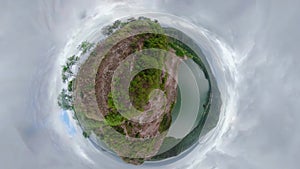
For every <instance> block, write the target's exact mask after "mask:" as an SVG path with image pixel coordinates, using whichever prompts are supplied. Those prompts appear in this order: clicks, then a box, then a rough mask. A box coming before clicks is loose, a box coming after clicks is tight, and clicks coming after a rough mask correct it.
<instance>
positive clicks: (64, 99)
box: [58, 89, 73, 110]
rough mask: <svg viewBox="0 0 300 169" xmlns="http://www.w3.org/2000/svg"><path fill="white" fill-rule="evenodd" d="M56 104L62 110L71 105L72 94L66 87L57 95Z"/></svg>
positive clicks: (67, 108)
mask: <svg viewBox="0 0 300 169" xmlns="http://www.w3.org/2000/svg"><path fill="white" fill-rule="evenodd" d="M58 105H59V106H60V107H61V108H62V109H63V110H71V109H72V107H73V100H72V95H71V93H69V92H68V91H67V90H66V89H62V91H61V92H60V94H59V96H58Z"/></svg>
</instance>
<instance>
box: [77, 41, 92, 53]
mask: <svg viewBox="0 0 300 169" xmlns="http://www.w3.org/2000/svg"><path fill="white" fill-rule="evenodd" d="M94 45H95V44H94V43H90V42H88V41H84V42H82V43H81V44H80V45H79V46H78V49H79V50H80V51H81V52H82V54H86V53H87V52H88V51H90V50H91V49H92V48H93V47H94Z"/></svg>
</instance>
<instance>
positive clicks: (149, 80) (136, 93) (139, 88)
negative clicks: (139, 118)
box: [129, 69, 164, 111]
mask: <svg viewBox="0 0 300 169" xmlns="http://www.w3.org/2000/svg"><path fill="white" fill-rule="evenodd" d="M162 75H163V72H162V71H161V70H159V69H146V70H143V71H141V72H139V73H138V74H137V75H136V76H135V77H134V78H133V80H132V81H131V83H130V87H129V94H130V99H131V102H132V104H133V105H134V106H135V108H136V109H138V110H140V111H144V107H145V106H146V105H147V104H148V101H149V98H148V96H149V94H150V93H151V91H152V90H154V89H161V90H164V84H163V82H162V81H161V77H162Z"/></svg>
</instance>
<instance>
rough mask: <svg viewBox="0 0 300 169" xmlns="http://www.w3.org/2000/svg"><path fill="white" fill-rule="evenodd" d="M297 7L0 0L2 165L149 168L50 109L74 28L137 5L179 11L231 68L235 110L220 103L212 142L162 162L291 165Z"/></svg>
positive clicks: (275, 168) (297, 90) (298, 143)
mask: <svg viewBox="0 0 300 169" xmlns="http://www.w3.org/2000/svg"><path fill="white" fill-rule="evenodd" d="M299 6H300V1H296V0H294V1H292V0H286V1H280V0H269V1H267V0H260V1H254V0H253V1H251V0H249V1H242V0H227V1H217V0H210V1H206V0H184V1H182V0H155V1H146V0H145V1H122V0H115V1H113V0H112V1H93V0H87V1H80V0H73V1H71V0H68V1H63V0H14V1H13V0H0V51H1V55H0V84H1V88H0V96H1V98H0V108H1V109H0V122H1V123H0V134H1V136H2V137H1V141H0V164H1V165H0V166H1V168H3V169H41V168H42V169H50V168H51V169H52V168H53V169H60V168H64V169H68V168H70V169H76V168H78V169H82V168H95V169H96V168H97V169H102V168H103V169H110V168H150V167H147V166H144V167H141V166H138V167H132V166H131V165H124V164H123V163H122V162H121V161H116V160H113V159H112V158H111V157H110V156H108V155H106V154H103V153H101V152H97V151H96V150H95V149H94V148H93V147H92V146H91V145H90V144H89V143H88V142H87V141H86V140H85V139H83V138H82V137H81V133H79V134H75V135H70V133H68V132H67V129H66V126H65V125H64V124H63V122H62V120H61V119H60V117H61V114H62V112H61V111H60V110H59V109H58V108H57V106H56V95H57V92H58V91H59V90H60V89H59V87H60V83H59V81H57V79H58V78H57V77H58V76H59V71H60V70H59V66H60V65H59V63H61V62H62V61H63V59H64V57H62V55H61V52H62V51H64V49H65V48H66V44H67V42H69V41H70V39H72V35H74V32H76V30H78V29H80V27H83V26H85V23H88V22H91V21H92V19H93V17H96V16H97V17H98V18H100V20H97V22H99V25H101V24H103V23H104V22H106V21H109V20H110V19H113V18H114V17H116V16H118V17H119V16H120V15H132V14H137V13H139V12H141V11H155V12H163V13H169V14H173V15H177V16H179V17H181V18H184V19H186V20H188V21H189V22H191V23H193V24H195V25H198V26H201V27H204V28H206V29H207V30H209V31H210V32H213V33H214V34H216V35H218V37H220V38H221V39H222V42H224V43H226V45H228V46H229V48H230V49H231V50H230V51H231V52H232V55H230V56H231V61H230V63H231V64H233V67H234V68H235V71H236V72H235V73H233V74H232V76H233V79H234V80H233V81H230V82H228V83H230V84H228V85H231V86H233V87H234V90H232V91H228V92H229V94H231V95H232V96H233V97H234V99H232V100H233V101H234V103H231V105H233V108H232V107H231V108H230V109H229V108H228V107H226V106H225V107H226V110H224V112H225V113H228V114H224V118H222V119H225V120H226V121H224V124H223V125H220V128H218V130H220V131H216V132H217V135H218V137H217V138H216V139H214V140H213V141H214V142H213V143H210V145H213V147H212V148H211V149H209V151H207V152H205V154H204V155H203V154H202V155H201V148H197V149H195V150H194V151H193V152H192V154H193V155H190V156H187V157H186V158H184V159H181V161H180V162H178V163H172V164H168V165H166V166H163V167H161V168H170V169H174V168H178V169H184V168H196V169H200V168H203V169H207V168H208V169H241V168H242V169H296V168H299V165H300V164H299V163H300V162H299V159H300V132H299V129H300V123H299V120H300V113H299V112H300V111H299V108H300V99H299V97H300V87H299V86H300V75H299V74H300V66H299V65H300V57H299V54H298V53H299V52H298V49H299V46H300V43H299V41H300V31H299V30H300V11H299ZM87 29H88V28H85V29H83V30H87ZM78 34H80V35H82V34H84V31H83V32H79V33H78ZM73 38H74V37H73ZM81 40H82V39H81V38H80V37H75V38H74V41H81ZM83 40H85V39H83ZM214 57H224V58H216V60H226V59H227V60H228V58H225V57H229V56H228V55H224V56H223V55H221V54H220V55H217V56H214ZM224 63H226V62H224ZM223 66H224V67H227V66H228V65H223ZM216 69H218V70H222V69H221V68H220V67H219V68H216ZM223 73H224V74H223V75H224V76H226V75H227V74H226V73H228V72H226V71H225V72H223ZM229 73H230V72H229ZM228 76H229V75H228ZM217 81H218V79H217ZM219 81H221V79H219ZM223 85H226V84H223ZM233 93H234V94H233ZM75 127H76V126H75ZM76 129H77V130H78V128H77V127H76ZM200 155H201V158H200ZM158 168H159V167H158Z"/></svg>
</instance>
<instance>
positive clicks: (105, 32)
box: [101, 16, 157, 36]
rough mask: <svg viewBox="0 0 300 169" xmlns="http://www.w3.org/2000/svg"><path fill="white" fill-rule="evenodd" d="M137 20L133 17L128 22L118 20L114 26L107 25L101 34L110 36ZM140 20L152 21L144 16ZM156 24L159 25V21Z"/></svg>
mask: <svg viewBox="0 0 300 169" xmlns="http://www.w3.org/2000/svg"><path fill="white" fill-rule="evenodd" d="M136 20H137V19H135V18H133V17H132V18H128V19H127V21H120V20H116V21H115V22H114V23H113V24H112V25H107V26H105V27H103V28H102V30H101V32H102V34H103V35H106V36H110V35H112V34H113V33H114V32H116V31H117V30H119V29H121V28H123V27H124V26H125V25H127V24H129V23H131V22H134V21H136ZM138 20H150V19H149V18H146V17H143V16H142V17H139V18H138ZM154 22H155V23H157V20H155V21H154Z"/></svg>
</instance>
